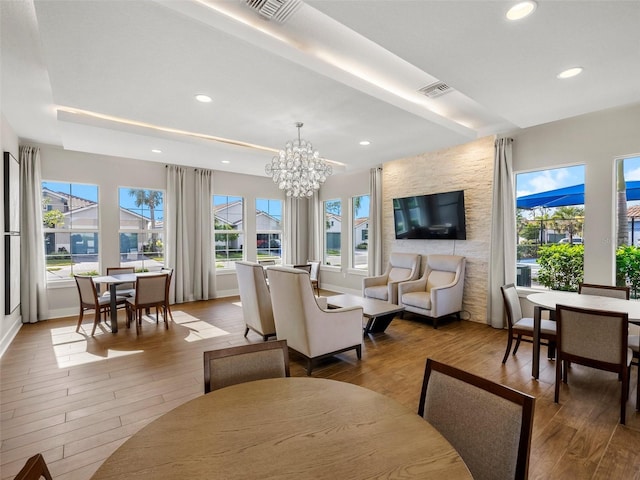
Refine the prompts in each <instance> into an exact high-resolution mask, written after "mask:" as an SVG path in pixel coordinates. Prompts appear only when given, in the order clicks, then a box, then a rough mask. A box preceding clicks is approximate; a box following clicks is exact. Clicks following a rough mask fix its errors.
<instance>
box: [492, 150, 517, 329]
mask: <svg viewBox="0 0 640 480" xmlns="http://www.w3.org/2000/svg"><path fill="white" fill-rule="evenodd" d="M512 143H513V139H511V138H498V139H496V141H495V159H494V160H495V162H494V171H493V203H492V205H493V216H492V220H491V255H490V260H489V298H488V301H487V323H488V324H489V325H491V326H492V327H495V328H504V303H503V300H502V293H501V292H500V287H501V286H502V285H504V284H507V283H514V282H515V276H516V273H515V272H516V235H517V233H516V203H515V196H514V189H513V167H512V165H513V159H512V153H511V150H512V149H511V146H512Z"/></svg>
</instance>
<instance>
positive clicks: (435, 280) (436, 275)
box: [427, 270, 456, 290]
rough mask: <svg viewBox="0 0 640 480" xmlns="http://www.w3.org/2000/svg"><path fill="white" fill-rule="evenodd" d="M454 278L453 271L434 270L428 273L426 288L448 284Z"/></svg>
mask: <svg viewBox="0 0 640 480" xmlns="http://www.w3.org/2000/svg"><path fill="white" fill-rule="evenodd" d="M455 278H456V274H455V272H441V271H437V270H434V271H432V272H431V273H430V274H429V278H428V279H427V290H431V289H432V288H433V287H442V286H443V285H449V284H450V283H451V282H453V280H454V279H455Z"/></svg>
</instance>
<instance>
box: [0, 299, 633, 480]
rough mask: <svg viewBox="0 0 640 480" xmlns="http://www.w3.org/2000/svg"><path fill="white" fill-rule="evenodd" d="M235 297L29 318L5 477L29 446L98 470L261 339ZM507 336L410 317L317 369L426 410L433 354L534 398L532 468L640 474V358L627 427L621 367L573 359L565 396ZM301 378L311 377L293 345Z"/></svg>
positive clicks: (6, 439)
mask: <svg viewBox="0 0 640 480" xmlns="http://www.w3.org/2000/svg"><path fill="white" fill-rule="evenodd" d="M238 302H239V299H238V298H237V297H235V298H229V299H222V300H213V301H208V302H194V303H189V304H181V305H174V306H173V317H174V320H175V323H171V326H170V329H169V330H165V329H164V326H163V325H162V323H160V324H159V325H158V326H156V324H155V322H151V321H150V319H147V321H146V322H145V323H144V325H143V329H142V334H141V335H140V336H138V337H136V334H135V329H132V330H127V329H126V328H124V319H123V317H122V316H121V317H120V325H121V326H122V328H121V329H120V331H119V332H118V334H116V335H113V334H111V333H109V331H108V328H107V327H106V326H105V324H101V326H100V327H99V328H98V330H97V331H96V335H95V337H93V338H91V337H90V336H89V335H88V334H89V333H90V332H91V322H92V321H93V319H92V315H88V316H87V318H86V320H85V322H86V323H85V324H84V329H83V331H81V333H83V334H76V333H75V324H76V321H77V317H69V318H65V319H59V320H50V321H47V322H41V323H38V324H34V325H24V326H23V327H22V329H21V330H20V332H19V333H18V335H17V337H16V339H15V340H14V342H13V343H12V345H11V346H10V347H9V349H8V350H7V352H6V353H5V355H4V356H3V358H2V359H1V360H0V380H1V396H0V406H1V408H0V421H1V423H0V426H1V430H0V436H1V439H2V446H1V449H0V454H1V461H0V471H1V475H0V477H1V478H2V479H11V478H13V476H14V475H15V474H16V473H17V471H18V470H19V469H20V467H21V466H22V465H23V463H24V461H25V460H26V459H27V458H28V457H29V456H31V455H32V454H34V453H36V452H42V453H43V454H44V457H45V459H46V461H47V463H48V464H49V466H50V469H51V471H52V473H53V475H54V478H56V480H63V479H75V480H84V479H88V478H90V477H91V475H92V474H93V472H94V471H95V470H96V469H97V468H98V466H99V465H100V464H101V463H102V462H103V461H104V460H105V459H106V458H107V457H108V456H109V455H110V454H111V453H112V452H113V451H114V450H115V449H116V448H117V447H118V446H120V445H121V444H122V443H123V442H124V441H125V440H126V439H127V438H128V437H129V436H131V435H132V434H133V433H135V432H136V431H138V430H139V429H140V428H142V427H143V426H144V425H146V424H147V423H149V422H150V421H152V420H153V419H155V418H157V417H158V416H160V415H162V414H163V413H165V412H167V411H169V410H170V409H172V408H174V407H176V406H178V405H180V404H182V403H183V402H186V401H187V400H190V399H192V398H194V397H196V396H199V395H202V394H203V366H202V363H203V361H202V352H203V351H205V350H210V349H214V348H220V347H226V346H229V345H236V344H242V343H245V342H247V341H249V342H261V341H262V339H261V338H260V337H259V336H258V335H256V334H254V333H253V332H250V333H249V336H248V339H245V338H244V337H243V333H244V324H243V322H242V310H241V308H240V306H239V303H238ZM505 346H506V332H505V331H499V330H495V329H492V328H490V327H488V326H486V325H480V324H477V323H471V322H466V321H462V322H457V321H451V322H449V321H445V322H442V325H441V326H440V327H439V328H438V330H434V329H433V328H432V327H431V325H429V324H428V323H425V322H422V321H420V320H418V317H413V316H411V315H406V319H404V320H401V319H399V318H398V319H396V320H394V321H393V322H392V323H391V325H390V326H389V328H388V329H387V332H385V333H383V334H376V335H371V336H369V337H368V338H366V339H365V340H364V347H363V355H362V360H361V361H357V359H356V357H355V353H353V352H348V353H344V354H341V355H339V356H337V357H336V358H334V359H328V360H327V361H325V362H323V363H322V364H321V365H320V366H319V367H318V368H316V369H315V370H314V372H313V376H314V377H324V378H332V379H336V380H342V381H345V382H351V383H354V384H357V385H361V386H364V387H367V388H370V389H372V390H375V391H377V392H380V393H383V394H385V395H388V396H390V397H393V398H395V399H396V400H398V401H399V402H400V403H402V404H404V405H406V406H407V407H409V408H410V409H412V410H417V405H418V398H419V393H420V387H421V384H422V375H423V372H424V364H425V359H426V358H427V357H428V356H429V357H433V358H435V359H437V360H440V361H443V362H447V363H451V364H453V365H456V366H458V367H460V368H463V369H466V370H469V371H471V372H474V373H476V374H479V375H482V376H485V377H487V378H489V379H492V380H494V381H498V382H501V383H504V384H506V385H509V386H511V387H514V388H517V389H519V390H522V391H524V392H527V393H530V394H532V395H534V396H535V397H536V398H537V400H536V407H535V422H534V431H533V445H532V450H531V462H530V463H531V465H530V469H529V478H531V479H632V478H636V479H637V478H640V414H639V413H638V412H636V410H635V394H636V380H635V379H636V369H635V367H633V369H632V382H631V394H630V397H629V401H628V404H627V410H628V413H627V425H626V426H621V425H619V423H618V412H619V404H618V399H619V392H620V390H619V389H620V384H619V383H618V380H617V378H616V375H615V374H609V373H606V372H599V371H595V370H592V369H588V368H586V367H581V366H579V365H574V366H573V367H572V369H571V372H570V375H569V385H568V386H563V388H562V390H561V394H560V403H559V404H555V403H554V402H553V385H554V379H555V370H554V363H553V361H548V360H547V359H546V357H545V358H544V359H543V361H542V366H541V376H540V380H539V381H535V380H532V378H531V374H530V372H531V345H530V344H523V345H521V347H520V351H519V352H518V354H517V355H516V356H515V357H511V358H510V359H509V360H508V361H507V364H506V365H504V366H503V365H502V364H501V363H500V362H501V359H502V355H503V354H504V348H505ZM291 375H292V376H303V375H305V371H304V364H303V362H301V361H300V359H299V358H297V357H296V356H295V354H292V355H291ZM452 421H455V419H452ZM469 434H470V435H481V434H482V432H469ZM487 448H491V446H490V445H487Z"/></svg>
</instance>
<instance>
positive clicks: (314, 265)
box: [307, 260, 320, 297]
mask: <svg viewBox="0 0 640 480" xmlns="http://www.w3.org/2000/svg"><path fill="white" fill-rule="evenodd" d="M307 263H308V264H309V265H311V271H310V272H309V278H310V279H311V286H312V287H313V288H314V289H315V290H316V296H318V297H319V296H320V262H318V261H315V260H309V261H308V262H307Z"/></svg>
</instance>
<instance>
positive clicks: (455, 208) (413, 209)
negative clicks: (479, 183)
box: [393, 190, 467, 240]
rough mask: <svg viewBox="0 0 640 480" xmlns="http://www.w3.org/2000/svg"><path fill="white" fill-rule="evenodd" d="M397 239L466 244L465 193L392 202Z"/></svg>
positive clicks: (432, 195) (458, 191)
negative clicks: (454, 241) (464, 242)
mask: <svg viewBox="0 0 640 480" xmlns="http://www.w3.org/2000/svg"><path fill="white" fill-rule="evenodd" d="M393 220H394V226H395V230H396V238H398V239H404V238H420V239H438V240H466V238H467V230H466V227H465V216H464V190H457V191H455V192H446V193H434V194H431V195H416V196H413V197H404V198H394V199H393Z"/></svg>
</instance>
